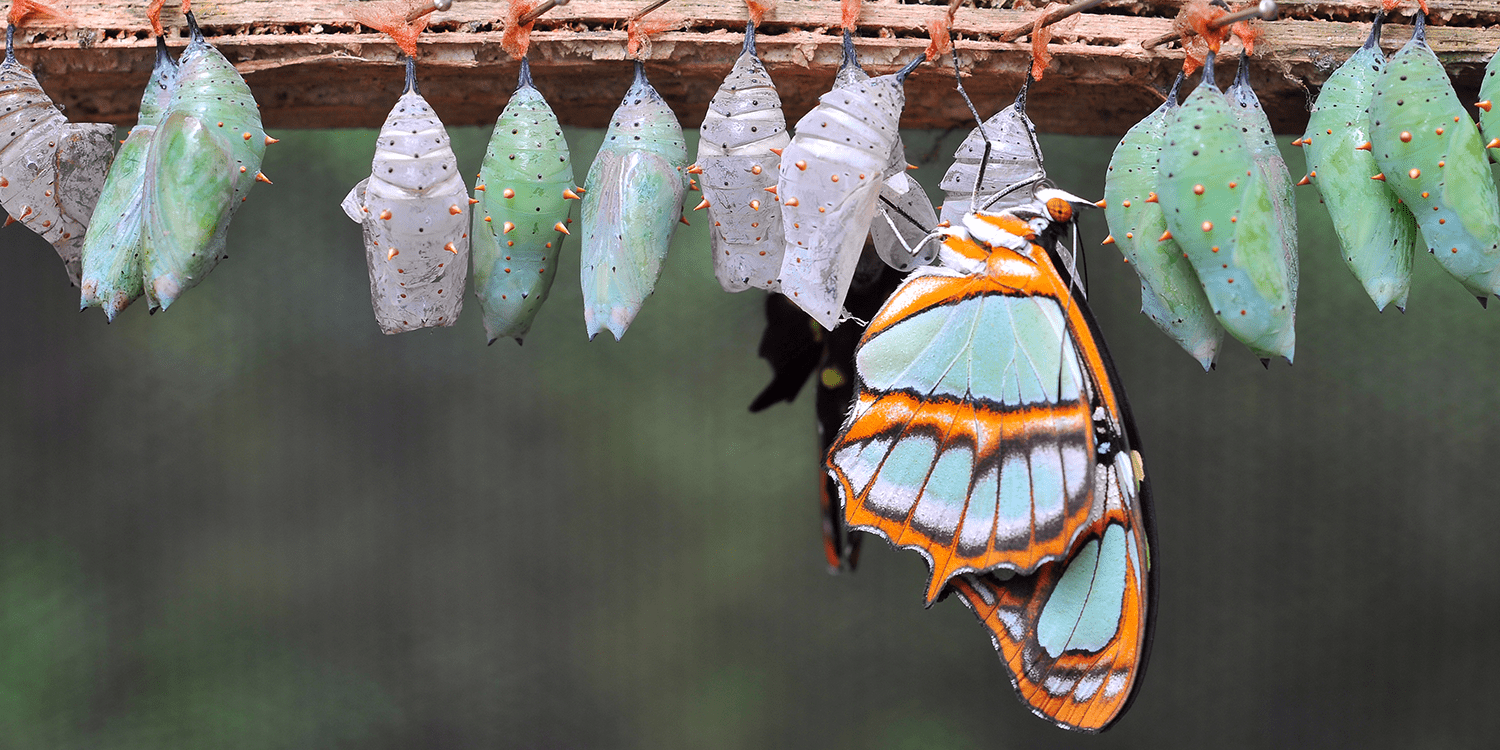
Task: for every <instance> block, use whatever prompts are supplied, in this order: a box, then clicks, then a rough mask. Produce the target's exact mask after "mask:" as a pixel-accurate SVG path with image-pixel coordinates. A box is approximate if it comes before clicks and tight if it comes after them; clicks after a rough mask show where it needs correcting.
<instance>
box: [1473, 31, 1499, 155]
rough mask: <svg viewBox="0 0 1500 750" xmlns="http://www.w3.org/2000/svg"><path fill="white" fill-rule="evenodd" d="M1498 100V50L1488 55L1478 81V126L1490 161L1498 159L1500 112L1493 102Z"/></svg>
mask: <svg viewBox="0 0 1500 750" xmlns="http://www.w3.org/2000/svg"><path fill="white" fill-rule="evenodd" d="M1496 101H1500V51H1497V52H1496V53H1495V54H1493V55H1491V56H1490V61H1489V64H1487V65H1485V66H1484V78H1483V79H1481V81H1480V83H1479V102H1478V103H1477V104H1475V106H1477V107H1478V108H1479V127H1480V129H1481V130H1482V131H1483V132H1484V140H1485V144H1484V151H1485V153H1487V154H1489V155H1490V161H1500V151H1497V150H1496V149H1500V112H1496V111H1495V102H1496Z"/></svg>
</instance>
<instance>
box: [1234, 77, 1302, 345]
mask: <svg viewBox="0 0 1500 750" xmlns="http://www.w3.org/2000/svg"><path fill="white" fill-rule="evenodd" d="M1224 95H1225V96H1227V97H1229V103H1230V104H1231V105H1232V106H1231V110H1232V111H1233V112H1234V118H1235V120H1236V121H1237V122H1239V124H1240V133H1241V134H1242V135H1243V136H1244V138H1245V145H1246V146H1248V147H1249V148H1250V156H1251V157H1252V158H1253V159H1254V160H1255V168H1256V170H1257V171H1258V174H1260V175H1261V176H1262V177H1264V178H1265V179H1266V184H1267V192H1268V194H1269V195H1270V196H1271V215H1272V217H1274V218H1275V220H1276V229H1277V241H1278V243H1279V244H1280V246H1281V254H1282V257H1283V259H1284V260H1285V261H1286V272H1287V280H1288V281H1287V284H1288V291H1289V292H1290V293H1291V308H1290V309H1291V312H1292V315H1293V317H1294V318H1295V316H1296V314H1297V280H1298V262H1297V199H1296V197H1295V196H1294V195H1293V193H1292V187H1293V183H1292V173H1291V172H1290V171H1289V170H1287V167H1286V161H1285V160H1284V159H1282V158H1281V149H1280V148H1279V147H1277V145H1276V135H1275V133H1273V132H1272V131H1271V119H1270V118H1269V117H1267V116H1266V110H1265V108H1264V107H1262V106H1261V104H1260V98H1259V97H1257V96H1256V95H1255V89H1253V88H1251V87H1250V56H1249V55H1248V54H1246V53H1244V52H1241V53H1240V67H1239V71H1238V72H1237V74H1236V75H1235V78H1234V83H1233V84H1231V85H1230V86H1229V89H1228V90H1227V91H1225V92H1224Z"/></svg>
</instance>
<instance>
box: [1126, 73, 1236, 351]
mask: <svg viewBox="0 0 1500 750" xmlns="http://www.w3.org/2000/svg"><path fill="white" fill-rule="evenodd" d="M1181 85H1182V76H1181V75H1178V76H1177V80H1176V82H1174V83H1173V84H1172V91H1171V92H1170V93H1169V94H1168V95H1167V101H1166V102H1164V103H1163V104H1162V105H1161V106H1160V107H1158V108H1157V109H1156V111H1155V112H1152V113H1151V114H1149V115H1147V116H1146V119H1144V120H1141V121H1140V122H1139V123H1137V124H1136V126H1135V127H1133V128H1131V129H1130V132H1128V133H1126V134H1125V137H1124V138H1122V139H1120V145H1119V146H1118V147H1117V148H1115V153H1114V156H1113V157H1112V158H1111V159H1110V162H1109V170H1108V171H1107V172H1106V173H1105V175H1104V201H1105V206H1104V216H1105V218H1106V219H1107V220H1108V221H1109V231H1110V237H1111V238H1112V240H1113V242H1114V244H1115V245H1117V246H1119V248H1120V252H1121V253H1124V255H1125V258H1126V260H1128V261H1130V264H1131V267H1133V268H1134V269H1135V272H1136V274H1138V275H1139V276H1140V277H1141V312H1143V313H1145V314H1146V315H1147V316H1149V317H1150V318H1151V320H1152V322H1154V323H1156V325H1157V327H1158V328H1160V329H1161V330H1162V332H1163V333H1165V334H1167V336H1168V337H1169V338H1171V339H1172V340H1173V341H1176V342H1177V345H1178V346H1181V347H1182V348H1183V349H1184V350H1186V351H1187V353H1188V354H1190V355H1192V357H1193V359H1196V360H1198V363H1199V364H1201V365H1203V369H1205V370H1207V369H1208V368H1210V367H1211V366H1213V362H1214V358H1215V357H1216V356H1218V353H1219V344H1220V343H1221V342H1223V340H1224V328H1223V327H1222V326H1220V325H1219V323H1218V321H1216V320H1214V315H1213V308H1212V307H1211V306H1210V305H1209V303H1208V297H1206V296H1205V295H1204V293H1203V287H1202V286H1201V285H1199V283H1198V274H1197V273H1196V272H1194V271H1193V266H1192V264H1191V263H1189V262H1188V260H1187V258H1184V257H1183V255H1182V248H1179V247H1178V246H1177V243H1176V242H1175V241H1173V240H1172V239H1171V238H1167V239H1162V233H1163V232H1165V231H1166V230H1167V220H1166V217H1164V216H1163V215H1162V211H1161V204H1160V203H1159V202H1158V201H1157V199H1156V189H1157V187H1158V185H1159V183H1160V179H1159V175H1158V173H1157V169H1156V160H1157V158H1158V157H1159V156H1160V154H1161V148H1162V144H1163V142H1164V140H1165V138H1166V133H1167V123H1168V122H1170V121H1171V120H1172V118H1173V117H1175V116H1176V114H1177V107H1178V104H1177V90H1178V87H1179V86H1181Z"/></svg>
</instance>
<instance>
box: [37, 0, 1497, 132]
mask: <svg viewBox="0 0 1500 750" xmlns="http://www.w3.org/2000/svg"><path fill="white" fill-rule="evenodd" d="M936 2H937V4H909V3H898V2H893V1H889V0H886V1H880V0H867V1H866V3H865V6H864V11H863V13H862V14H861V16H860V34H861V37H860V39H859V40H858V42H857V46H858V47H859V50H860V55H861V60H862V61H863V62H864V63H865V65H866V67H867V68H868V69H869V70H871V72H889V71H891V70H894V69H895V68H896V67H897V66H898V65H899V64H900V63H902V62H905V61H907V60H910V59H911V58H912V57H913V56H915V55H918V54H920V53H921V52H922V50H923V49H924V48H925V47H926V45H927V37H926V31H925V25H926V23H927V22H928V21H929V20H931V19H933V18H935V17H937V16H939V15H941V14H942V13H943V12H944V11H945V4H944V3H943V2H942V0H936ZM147 3H148V0H112V1H111V2H109V3H99V2H87V1H85V0H74V2H72V3H71V7H70V10H71V12H72V13H73V15H74V17H75V19H76V23H75V25H74V26H73V28H71V29H58V28H47V27H44V26H37V27H34V28H33V27H28V28H26V29H22V30H21V32H20V33H18V35H17V49H16V55H17V57H19V58H20V59H21V60H22V61H23V62H25V63H27V64H28V65H31V66H32V67H33V69H35V70H36V72H37V75H38V77H40V78H41V80H42V84H43V86H45V87H46V89H47V90H48V91H49V92H50V93H51V94H52V96H53V98H54V99H55V100H57V101H58V102H59V103H61V104H63V105H65V107H66V109H67V112H68V114H69V116H70V117H72V118H73V119H75V120H93V121H103V122H114V123H117V124H121V125H127V124H130V123H133V122H134V119H135V113H136V108H137V106H138V104H139V98H140V92H141V88H142V87H143V86H144V85H145V81H146V78H147V76H148V74H149V73H150V69H151V63H152V60H153V59H154V52H153V44H154V42H153V40H152V39H151V37H150V33H151V32H150V29H149V27H148V25H147V22H146V15H145V9H146V5H147ZM643 4H644V0H633V1H631V2H625V1H622V0H573V2H572V3H570V4H568V5H566V6H562V7H559V8H556V9H554V10H553V11H551V12H550V13H548V14H547V15H545V16H543V17H542V18H541V19H539V20H538V21H537V22H536V26H535V28H536V31H535V33H534V34H533V35H532V42H531V60H532V73H533V75H534V77H535V78H536V80H537V85H538V86H539V88H541V89H542V91H543V93H545V94H546V95H547V97H548V99H549V101H551V103H552V105H553V107H554V109H556V111H557V113H558V115H559V117H560V118H561V119H562V121H563V122H564V123H566V124H570V125H580V126H588V127H601V126H603V125H605V124H607V120H608V117H609V115H610V113H611V112H612V111H613V110H614V108H615V106H616V105H617V104H618V103H619V97H620V95H621V94H622V93H623V92H624V91H625V89H626V88H627V87H628V85H629V80H630V75H631V64H630V62H629V61H628V60H627V59H626V55H625V41H626V39H625V31H624V28H623V24H622V23H620V21H621V19H624V18H625V17H627V16H628V15H629V14H630V13H631V12H633V11H634V10H636V9H638V8H639V7H641V5H643ZM1181 4H1182V0H1110V2H1107V3H1105V4H1104V5H1103V6H1102V7H1100V8H1098V9H1096V10H1094V11H1090V12H1087V13H1083V14H1080V15H1079V16H1077V17H1076V18H1075V20H1072V21H1069V22H1067V23H1065V24H1063V28H1059V29H1058V30H1057V31H1056V32H1055V35H1054V39H1053V45H1052V47H1053V54H1054V57H1053V62H1052V65H1051V67H1050V68H1049V70H1048V72H1047V75H1046V76H1045V77H1044V78H1043V80H1042V81H1040V82H1038V83H1037V84H1036V85H1035V86H1034V87H1033V88H1032V92H1031V95H1030V97H1029V99H1028V105H1029V112H1030V113H1031V114H1032V116H1033V118H1035V120H1036V121H1037V125H1038V126H1039V127H1040V128H1041V129H1042V130H1044V131H1048V132H1058V133H1080V134H1094V135H1116V134H1119V133H1123V132H1124V131H1125V130H1126V129H1128V128H1129V127H1130V126H1131V125H1133V124H1135V123H1136V122H1137V121H1138V120H1139V119H1140V118H1141V117H1142V116H1144V115H1145V114H1146V113H1147V112H1149V111H1150V110H1151V109H1153V108H1155V107H1156V105H1157V104H1158V103H1160V101H1161V98H1162V97H1161V93H1159V92H1161V91H1164V90H1165V88H1166V86H1167V85H1168V84H1169V83H1170V81H1171V79H1172V77H1173V76H1174V75H1175V73H1176V71H1177V70H1178V69H1179V68H1180V66H1181V63H1182V51H1181V50H1180V49H1179V48H1177V47H1176V45H1171V46H1170V47H1163V48H1158V49H1154V50H1151V51H1149V52H1148V51H1146V50H1143V49H1141V47H1140V42H1141V41H1142V40H1144V39H1149V38H1152V37H1156V36H1159V35H1161V34H1163V33H1165V32H1167V31H1170V30H1171V29H1172V21H1171V17H1172V16H1173V15H1175V12H1176V9H1177V8H1178V7H1179V6H1180V5H1181ZM352 5H353V3H352V2H343V3H339V2H333V1H331V0H198V1H197V2H195V3H194V6H193V7H194V11H195V13H196V14H197V16H198V19H199V22H200V23H201V24H202V25H203V27H204V30H205V33H207V34H208V35H209V36H210V38H211V41H213V43H214V44H215V45H217V46H218V48H219V49H220V50H222V51H223V52H224V54H225V55H226V56H228V57H229V59H230V60H232V61H234V62H235V64H236V66H237V67H238V68H239V69H240V71H241V72H242V73H244V74H245V77H246V80H247V81H249V83H250V86H251V88H252V89H253V90H254V91H255V95H256V98H257V100H258V101H259V102H260V104H261V111H262V113H263V115H264V117H265V120H266V123H267V125H268V126H269V127H272V128H278V127H280V128H297V127H305V128H325V127H375V126H378V125H379V124H380V123H381V121H382V120H383V119H384V117H385V114H386V112H387V110H388V108H389V106H390V103H391V102H393V101H395V99H396V97H397V96H398V95H399V92H400V89H401V83H402V75H401V69H400V64H399V61H398V55H399V52H398V50H397V49H396V47H395V45H394V44H393V43H392V42H391V41H390V39H389V38H387V37H385V36H384V35H381V34H377V33H372V32H371V31H370V30H369V29H366V28H364V27H362V26H360V25H358V24H357V23H356V22H354V21H353V20H352V17H351V16H350V12H349V11H350V7H351V6H352ZM505 5H506V3H504V2H494V1H491V0H458V2H455V3H454V4H453V7H452V9H450V10H448V11H444V12H438V13H434V14H432V15H431V16H429V17H428V18H429V30H428V31H427V32H426V33H424V34H423V35H422V38H421V40H420V55H419V58H418V61H419V67H418V74H419V76H420V77H421V80H422V91H423V94H424V95H425V96H427V98H428V99H429V100H430V101H431V102H432V104H433V106H434V107H435V108H436V109H437V111H438V113H439V114H440V115H441V116H442V117H443V119H444V121H445V122H447V123H449V124H452V125H461V124H476V125H477V124H490V123H493V122H494V119H495V117H496V115H497V114H498V113H499V111H500V108H501V107H502V106H504V103H505V101H506V100H507V99H508V97H509V94H510V92H511V91H512V90H513V88H514V86H515V76H516V72H517V69H518V65H517V63H516V62H515V61H514V60H512V59H510V58H509V56H508V55H506V54H505V53H504V52H503V51H501V49H500V46H499V39H500V35H501V31H502V29H503V27H502V25H501V22H500V20H499V19H501V18H502V17H503V15H504V9H505ZM1412 5H1413V6H1414V5H1415V3H1412ZM1429 5H1430V6H1431V8H1432V11H1433V15H1432V17H1433V23H1437V24H1447V25H1440V26H1435V27H1432V28H1430V30H1429V32H1428V40H1429V42H1430V43H1431V44H1432V46H1433V48H1434V49H1436V50H1437V52H1438V54H1439V55H1440V56H1441V57H1442V58H1443V60H1444V62H1445V63H1446V64H1447V65H1448V69H1449V72H1450V73H1451V74H1452V75H1453V76H1454V78H1455V85H1456V86H1457V87H1458V89H1459V92H1460V94H1461V95H1462V96H1463V97H1464V98H1465V99H1466V100H1472V98H1473V97H1472V96H1471V95H1472V94H1473V93H1474V92H1475V91H1477V89H1478V86H1479V78H1480V73H1481V71H1482V69H1483V67H1484V64H1485V62H1486V61H1488V59H1489V57H1490V55H1491V54H1493V53H1494V52H1495V50H1496V47H1497V46H1500V26H1496V24H1500V4H1497V3H1495V2H1493V0H1451V1H1447V2H1444V1H1441V0H1432V1H1431V2H1430V3H1429ZM1282 6H1283V16H1282V17H1283V19H1285V20H1280V21H1276V22H1274V23H1269V24H1265V25H1264V27H1263V28H1264V31H1263V33H1262V35H1261V38H1260V41H1259V42H1258V43H1257V45H1256V51H1257V59H1256V60H1255V64H1254V67H1253V69H1252V70H1253V80H1254V81H1255V83H1256V87H1257V90H1258V91H1259V93H1260V96H1261V99H1262V100H1263V101H1264V102H1265V104H1266V107H1267V109H1268V110H1269V112H1270V114H1271V118H1272V121H1273V123H1274V124H1275V126H1276V128H1277V130H1278V132H1282V133H1297V134H1300V133H1301V132H1302V128H1303V126H1304V125H1305V124H1306V122H1307V106H1308V103H1309V101H1310V97H1311V96H1312V95H1313V94H1314V93H1315V92H1316V87H1317V86H1319V85H1321V84H1322V82H1323V81H1324V80H1325V79H1326V78H1327V76H1328V74H1329V73H1331V72H1332V71H1333V69H1334V68H1336V67H1337V66H1338V64H1339V63H1341V62H1342V61H1343V60H1344V59H1345V58H1346V57H1348V55H1350V54H1351V53H1352V52H1353V51H1354V50H1355V49H1357V48H1358V47H1359V45H1360V44H1362V43H1363V41H1364V38H1365V36H1366V35H1367V34H1368V32H1369V27H1370V24H1369V19H1371V18H1373V16H1374V13H1375V11H1376V10H1377V9H1378V8H1379V6H1380V2H1379V0H1350V1H1348V2H1332V1H1330V0H1322V1H1314V0H1306V1H1303V0H1287V2H1283V3H1282ZM657 13H658V14H661V15H664V16H675V17H679V18H686V19H689V21H690V23H689V25H688V27H687V28H686V29H684V30H681V31H674V32H668V33H665V34H661V35H660V36H657V37H654V43H653V44H652V45H651V47H650V49H649V50H648V51H647V52H646V53H645V54H646V58H647V59H646V62H647V63H648V64H647V69H648V72H649V74H650V75H651V79H652V82H653V83H654V84H656V86H657V88H658V89H660V90H661V92H662V94H663V95H664V96H665V97H666V98H667V100H668V101H669V102H671V104H672V106H673V108H674V109H675V110H676V111H677V113H678V115H679V116H680V117H681V118H682V120H683V124H684V125H686V126H690V127H691V126H696V125H697V124H698V123H699V122H700V121H701V119H702V116H703V113H704V111H705V110H706V108H707V106H708V101H709V99H710V98H711V97H712V96H713V93H714V91H715V89H716V88H717V87H718V85H719V82H720V81H721V80H722V79H723V76H724V74H725V73H726V72H727V71H728V70H729V67H730V65H731V64H732V63H733V61H734V58H735V57H736V56H737V55H738V54H739V50H740V45H741V41H742V36H741V35H742V32H743V29H744V24H745V8H744V4H743V2H742V0H673V2H671V3H670V4H668V5H667V6H666V7H665V8H663V9H662V10H660V11H657ZM1036 13H1037V11H1035V10H1026V11H1014V10H992V9H975V8H971V7H965V8H962V9H960V10H959V12H958V15H957V17H956V18H955V20H954V24H953V30H954V32H955V33H956V34H957V35H958V40H959V41H958V42H957V48H958V50H959V55H960V60H961V61H962V63H963V67H964V69H965V71H966V73H969V74H970V75H969V76H968V77H967V78H966V79H965V85H966V87H967V88H968V89H969V91H970V93H971V95H973V96H974V97H975V101H976V103H977V104H978V105H979V106H980V108H981V109H982V110H983V111H984V113H986V114H987V113H989V112H993V111H995V110H998V109H999V108H1000V107H1002V106H1004V105H1005V104H1007V103H1008V102H1009V101H1010V100H1011V99H1012V98H1013V97H1014V96H1015V92H1016V91H1017V89H1019V87H1020V84H1021V80H1022V78H1023V76H1024V75H1025V70H1026V69H1027V68H1028V67H1029V65H1030V54H1031V53H1030V45H1029V43H1028V42H1026V41H1025V40H1021V41H1018V42H1013V43H1005V42H999V41H995V39H996V38H997V37H998V36H999V35H1000V34H1001V33H1003V32H1004V31H1005V30H1008V29H1012V28H1014V27H1016V26H1017V25H1019V24H1022V23H1028V22H1030V21H1031V20H1032V19H1033V18H1034V17H1035V14H1036ZM1314 18H1318V19H1334V20H1313V19H1314ZM163 19H164V22H165V23H166V24H167V25H168V26H169V28H171V29H172V31H171V32H169V33H171V34H173V36H175V37H180V36H181V29H182V23H183V22H182V16H181V14H180V12H179V10H178V4H177V2H176V0H170V1H169V3H168V5H167V8H166V12H165V13H164V14H163ZM838 19H839V3H838V2H835V1H834V0H783V2H781V3H780V4H779V5H778V6H777V7H776V8H775V9H774V10H773V11H772V12H771V13H770V14H768V15H767V17H766V20H765V23H764V24H763V25H762V27H761V33H760V35H759V37H758V39H757V47H758V49H759V52H760V55H761V57H762V58H763V59H764V60H765V62H766V64H767V66H768V67H769V68H770V69H771V73H772V76H773V77H774V78H775V80H776V85H777V87H778V89H779V90H780V91H781V95H782V98H783V101H784V102H785V106H786V109H787V113H788V116H789V117H791V118H795V117H799V116H801V114H802V113H804V112H806V111H807V110H808V109H809V108H811V107H812V106H813V105H814V104H815V103H816V101H817V97H818V95H819V94H821V93H823V92H824V91H826V90H827V88H828V87H829V85H830V83H831V81H832V78H833V73H834V70H835V69H836V68H837V67H838V63H839V60H840V48H839V20H838ZM1406 23H1408V22H1407V21H1405V20H1397V21H1395V22H1393V23H1390V24H1387V26H1386V33H1385V37H1386V43H1385V45H1384V46H1385V48H1386V49H1388V50H1393V49H1395V48H1396V47H1398V46H1399V45H1400V44H1401V43H1403V42H1404V41H1405V40H1406V39H1407V38H1408V37H1409V35H1410V26H1408V25H1404V24H1406ZM172 44H173V47H174V48H176V47H179V46H180V45H179V44H178V40H173V41H172ZM1238 49H1239V48H1238V43H1237V42H1234V41H1231V42H1229V43H1228V44H1227V45H1226V46H1225V50H1224V54H1237V53H1238ZM1224 67H1226V68H1232V66H1224ZM1226 77H1227V73H1226ZM907 96H908V102H909V104H908V106H907V109H906V115H905V118H904V119H903V120H902V125H903V126H904V127H911V128H947V127H967V126H968V125H970V124H971V123H970V118H969V114H968V111H967V110H966V109H965V108H964V106H963V104H962V101H961V100H960V99H959V98H958V97H957V96H956V95H954V87H953V80H952V68H951V66H949V65H947V64H946V58H945V60H944V61H940V62H939V63H938V64H925V65H923V66H922V67H920V68H918V70H917V72H916V73H914V74H913V75H912V76H911V77H910V78H909V79H908V82H907Z"/></svg>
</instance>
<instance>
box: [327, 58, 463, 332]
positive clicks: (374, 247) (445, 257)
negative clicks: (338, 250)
mask: <svg viewBox="0 0 1500 750" xmlns="http://www.w3.org/2000/svg"><path fill="white" fill-rule="evenodd" d="M342 205H343V208H344V213H346V214H348V215H349V218H350V219H353V220H354V221H356V222H359V223H360V224H361V225H362V226H363V227H364V237H365V260H366V261H367V262H368V264H369V267H370V301H371V303H372V304H373V306H374V308H375V322H376V323H378V324H380V330H381V331H384V332H385V333H387V334H394V333H404V332H406V331H414V330H416V329H418V328H427V327H435V326H451V325H453V324H454V323H455V322H457V320H458V315H459V313H460V312H462V311H463V304H464V302H463V295H464V282H465V281H466V280H467V279H466V275H467V273H468V268H469V233H468V231H467V230H468V226H469V194H468V188H467V187H465V185H464V181H463V178H461V177H459V174H458V160H457V158H455V157H454V155H453V147H452V146H451V145H450V143H449V139H448V131H447V130H446V129H445V128H444V127H443V123H442V122H441V121H439V120H438V117H437V114H436V113H434V112H433V111H432V106H431V105H429V104H428V103H427V100H426V99H424V98H422V95H421V94H420V93H418V91H417V75H416V61H415V60H413V59H412V58H410V57H408V58H406V89H405V91H403V92H402V94H401V98H400V99H398V100H396V106H395V107H394V108H392V109H391V113H390V114H389V115H388V116H386V119H385V124H384V125H382V126H381V127H380V136H379V138H378V140H377V141H376V146H375V161H374V163H373V164H372V165H371V169H370V176H369V177H366V178H365V179H363V180H361V181H360V182H359V184H358V185H355V186H354V189H352V190H350V191H349V195H348V196H346V197H345V198H344V202H343V204H342Z"/></svg>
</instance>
